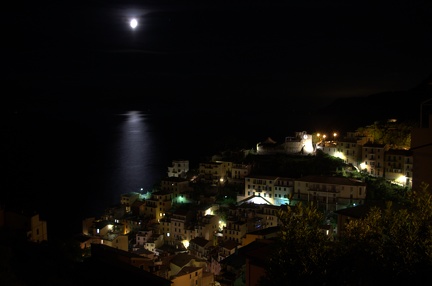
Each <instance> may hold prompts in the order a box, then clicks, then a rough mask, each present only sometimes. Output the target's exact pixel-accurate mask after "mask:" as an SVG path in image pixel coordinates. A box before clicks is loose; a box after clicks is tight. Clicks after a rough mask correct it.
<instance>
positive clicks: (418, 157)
mask: <svg viewBox="0 0 432 286" xmlns="http://www.w3.org/2000/svg"><path fill="white" fill-rule="evenodd" d="M411 150H412V151H413V188H414V189H419V188H420V184H421V183H422V182H424V183H426V184H428V185H429V191H431V190H432V167H431V165H432V164H431V162H432V114H430V115H429V125H428V126H426V127H423V128H414V129H413V130H412V132H411Z"/></svg>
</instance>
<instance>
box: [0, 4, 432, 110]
mask: <svg viewBox="0 0 432 286" xmlns="http://www.w3.org/2000/svg"><path fill="white" fill-rule="evenodd" d="M59 2H61V3H59ZM170 2H171V3H170ZM203 2H205V3H204V4H203ZM259 2H261V3H259ZM376 2H379V4H377V3H375V1H195V2H194V1H96V0H93V1H91V0H90V1H31V2H30V1H24V2H22V1H19V3H18V1H17V3H15V4H12V6H10V7H8V8H9V9H2V10H3V11H2V14H3V16H2V19H3V20H4V21H6V23H5V25H3V33H2V39H3V41H2V50H3V53H2V56H3V60H2V61H3V62H2V68H3V71H6V73H5V74H4V75H3V79H4V80H5V83H6V84H7V86H8V87H11V90H12V91H11V92H12V93H13V94H15V95H16V98H22V97H23V96H24V98H26V99H28V98H27V97H29V96H30V98H31V99H34V98H38V97H39V96H41V95H42V94H45V95H46V94H55V95H54V96H55V97H57V96H58V97H59V98H60V99H61V98H62V96H65V97H69V98H75V99H78V100H79V101H80V102H81V101H83V102H85V101H87V100H91V99H94V98H97V100H100V99H101V98H102V99H103V98H104V97H107V98H108V97H109V96H115V95H113V93H116V92H119V91H122V92H123V93H124V94H126V93H129V94H130V95H129V96H136V97H138V98H140V100H149V101H153V100H159V99H160V98H165V99H175V98H178V97H185V98H186V97H190V96H194V98H197V97H198V98H199V99H200V100H204V101H211V100H214V99H215V98H216V97H217V96H221V95H222V96H225V98H227V99H228V100H229V101H231V102H233V103H237V102H242V101H244V100H248V99H250V98H251V97H254V96H266V97H267V98H272V99H274V100H280V101H281V102H282V101H283V100H285V99H287V98H290V97H295V96H301V97H304V98H308V97H311V98H317V97H318V98H321V99H323V101H324V102H327V103H328V102H329V101H328V99H329V98H335V97H350V96H367V95H370V94H374V93H378V92H385V91H400V90H407V89H410V88H413V87H415V86H416V85H418V84H419V83H420V82H422V81H423V80H424V79H425V78H427V77H429V76H430V75H431V71H432V69H431V66H432V65H431V63H432V53H431V52H430V51H431V50H432V17H431V16H430V15H431V12H432V4H431V2H429V1H417V0H414V1H408V0H407V1H405V0H401V1H376ZM132 17H135V18H137V19H138V21H139V24H138V27H137V28H136V29H135V30H133V29H131V28H130V26H129V23H128V22H129V20H130V19H131V18H132ZM53 90H54V91H53ZM72 90H73V91H75V90H79V91H86V92H81V93H79V94H78V93H74V92H71V91H72ZM29 91H30V92H29ZM47 91H48V92H47ZM50 92H51V93H50ZM22 94H25V95H22ZM30 94H31V95H30ZM131 94H133V95H131Z"/></svg>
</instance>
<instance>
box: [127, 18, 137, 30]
mask: <svg viewBox="0 0 432 286" xmlns="http://www.w3.org/2000/svg"><path fill="white" fill-rule="evenodd" d="M129 25H130V26H131V28H132V29H135V28H136V27H137V26H138V21H137V19H132V20H130V22H129Z"/></svg>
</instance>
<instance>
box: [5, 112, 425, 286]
mask: <svg viewBox="0 0 432 286" xmlns="http://www.w3.org/2000/svg"><path fill="white" fill-rule="evenodd" d="M431 138H432V116H431V117H430V123H429V127H428V128H414V129H413V130H412V132H411V146H410V148H406V149H403V148H397V149H395V148H392V147H393V146H390V145H389V144H385V143H377V142H374V141H373V138H371V137H368V136H364V135H362V134H359V132H348V133H347V134H344V135H342V134H337V133H331V134H330V135H328V134H324V133H322V134H321V133H314V134H309V133H308V132H306V131H302V132H295V134H294V135H293V136H289V137H286V138H285V141H284V142H282V143H278V142H276V141H275V140H273V139H272V138H270V137H269V138H266V139H265V140H263V141H262V142H259V143H257V145H256V146H255V147H254V148H251V149H250V150H236V151H230V152H229V156H227V155H226V154H215V155H213V156H212V158H211V160H209V161H207V162H200V163H199V164H198V168H197V169H196V170H191V169H190V162H189V161H188V160H186V159H181V160H173V161H172V165H171V166H168V167H167V175H166V177H165V178H163V179H162V180H161V181H160V182H159V183H158V184H157V187H155V188H154V189H153V190H148V191H146V190H142V191H141V192H132V193H126V194H122V195H121V197H120V198H119V202H118V204H116V205H114V206H110V207H108V208H107V209H106V211H105V212H104V213H102V214H100V216H98V217H89V218H86V219H84V220H83V222H82V233H81V234H79V235H77V236H76V237H75V239H76V240H77V241H78V242H79V246H80V249H81V250H82V253H83V259H84V260H86V259H88V261H92V263H94V264H97V265H98V267H101V266H100V265H102V264H103V263H105V264H107V266H105V267H102V269H104V270H108V269H118V268H115V267H114V268H111V267H113V265H117V266H119V265H122V266H124V267H129V268H130V269H129V270H128V271H131V272H127V273H128V274H127V275H130V276H132V275H138V277H139V278H137V279H147V281H149V283H150V281H154V285H172V286H182V285H257V283H258V281H259V279H260V278H261V277H262V276H263V275H265V267H264V265H263V261H265V258H266V249H267V248H268V247H270V245H271V243H273V240H274V239H275V238H277V237H278V236H279V235H280V227H281V221H280V213H281V212H286V210H287V209H288V208H295V207H296V206H297V205H298V204H300V203H301V204H308V203H314V204H315V206H316V207H317V208H318V209H319V210H320V211H321V212H322V213H324V214H325V217H326V220H325V221H324V222H323V224H322V229H321V230H322V233H324V234H325V235H326V236H327V237H328V239H329V240H337V239H339V238H340V236H341V235H343V230H344V227H345V223H346V222H347V221H349V220H352V219H355V218H358V212H359V210H360V209H361V210H362V211H363V212H365V211H367V208H366V209H365V208H364V206H365V205H366V203H367V197H368V185H367V183H366V182H365V181H364V180H362V179H361V178H357V177H354V176H349V175H345V176H343V175H335V174H332V175H316V174H314V175H310V174H303V175H302V176H298V177H297V176H296V177H292V176H289V175H287V176H280V175H279V174H274V175H271V170H269V172H267V173H266V174H262V173H257V172H256V169H254V168H255V166H254V164H253V163H249V162H247V160H244V159H245V158H246V157H248V156H272V155H278V154H279V155H290V156H293V157H299V158H304V159H307V158H311V157H315V156H318V154H321V155H322V154H325V155H326V156H330V157H332V158H338V159H339V160H340V161H341V162H342V163H343V164H344V166H345V167H344V170H343V171H342V173H345V174H346V173H350V172H358V173H362V174H364V175H367V176H372V177H376V178H383V179H385V180H386V181H388V182H390V183H391V184H394V185H397V186H400V187H402V188H404V189H405V190H411V189H414V188H418V187H419V186H420V184H421V183H422V182H423V183H424V182H426V183H429V184H431V183H432V182H431V181H430V180H431V179H430V166H429V163H428V162H430V161H431V158H432V152H431V145H430V144H431V143H430V139H431ZM233 194H234V195H233ZM0 222H1V225H2V226H6V227H9V228H14V227H16V228H17V229H23V228H25V230H26V235H27V239H28V240H29V241H32V242H35V243H41V242H43V241H46V240H48V237H49V230H48V229H47V224H46V221H43V220H41V219H40V218H39V215H38V214H31V215H24V214H16V213H13V212H9V211H8V210H4V209H3V210H2V213H1V221H0ZM90 258H91V260H90ZM126 265H127V266H126ZM88 267H90V268H89V269H93V268H91V267H96V266H94V265H93V264H90V263H89V264H88ZM132 269H134V270H132ZM137 269H139V270H141V271H139V273H138V274H135V272H136V270H137ZM89 271H90V270H89ZM132 272H133V273H134V274H132ZM94 279H95V282H97V281H101V280H97V279H96V278H94ZM150 284H151V283H150ZM151 285H153V284H151Z"/></svg>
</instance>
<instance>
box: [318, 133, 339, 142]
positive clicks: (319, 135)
mask: <svg viewBox="0 0 432 286" xmlns="http://www.w3.org/2000/svg"><path fill="white" fill-rule="evenodd" d="M317 137H318V141H320V139H321V134H320V133H317ZM336 137H337V133H336V132H334V133H333V141H336ZM326 138H327V135H326V134H322V140H323V141H325V139H326Z"/></svg>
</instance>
